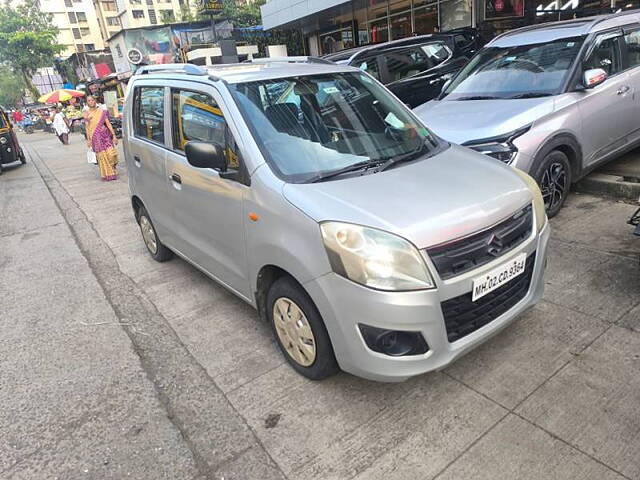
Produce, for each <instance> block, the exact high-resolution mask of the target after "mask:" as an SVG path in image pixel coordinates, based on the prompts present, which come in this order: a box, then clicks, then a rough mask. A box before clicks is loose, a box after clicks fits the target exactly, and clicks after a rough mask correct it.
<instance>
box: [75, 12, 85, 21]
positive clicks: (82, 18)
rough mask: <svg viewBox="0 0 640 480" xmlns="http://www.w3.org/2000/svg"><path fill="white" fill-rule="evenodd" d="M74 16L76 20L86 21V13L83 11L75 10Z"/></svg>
mask: <svg viewBox="0 0 640 480" xmlns="http://www.w3.org/2000/svg"><path fill="white" fill-rule="evenodd" d="M76 16H77V17H78V22H86V21H87V14H86V13H84V12H77V13H76Z"/></svg>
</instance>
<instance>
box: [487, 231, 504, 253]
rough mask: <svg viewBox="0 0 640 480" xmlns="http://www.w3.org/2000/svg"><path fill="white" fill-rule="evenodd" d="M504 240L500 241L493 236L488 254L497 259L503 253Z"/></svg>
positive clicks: (488, 244) (488, 247)
mask: <svg viewBox="0 0 640 480" xmlns="http://www.w3.org/2000/svg"><path fill="white" fill-rule="evenodd" d="M502 247H503V244H502V240H500V239H499V238H498V237H497V236H496V235H495V234H492V235H491V237H490V238H489V241H488V242H487V253H488V254H489V255H491V256H492V257H497V256H498V255H500V252H501V251H502Z"/></svg>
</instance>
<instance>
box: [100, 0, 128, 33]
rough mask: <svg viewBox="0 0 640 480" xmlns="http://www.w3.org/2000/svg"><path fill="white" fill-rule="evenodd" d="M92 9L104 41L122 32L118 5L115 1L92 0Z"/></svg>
mask: <svg viewBox="0 0 640 480" xmlns="http://www.w3.org/2000/svg"><path fill="white" fill-rule="evenodd" d="M93 7H94V9H95V12H96V16H97V18H98V24H99V25H100V32H101V33H102V38H103V39H104V40H105V41H106V40H107V38H109V37H112V36H113V35H115V34H116V33H118V32H119V31H120V30H122V24H121V22H120V16H119V15H118V5H117V4H116V1H115V0H93Z"/></svg>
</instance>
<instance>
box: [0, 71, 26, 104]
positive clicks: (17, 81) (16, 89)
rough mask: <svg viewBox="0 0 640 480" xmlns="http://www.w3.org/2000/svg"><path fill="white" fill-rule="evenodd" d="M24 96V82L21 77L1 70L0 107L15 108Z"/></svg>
mask: <svg viewBox="0 0 640 480" xmlns="http://www.w3.org/2000/svg"><path fill="white" fill-rule="evenodd" d="M23 95H24V82H23V80H22V78H21V77H20V75H16V74H15V73H13V72H11V71H7V70H0V105H2V106H4V107H7V108H9V107H11V108H13V107H15V106H16V104H17V103H18V102H19V101H21V100H22V96H23Z"/></svg>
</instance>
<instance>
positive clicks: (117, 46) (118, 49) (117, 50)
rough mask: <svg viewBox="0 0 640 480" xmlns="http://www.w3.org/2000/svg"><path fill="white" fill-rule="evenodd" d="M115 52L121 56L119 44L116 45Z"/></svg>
mask: <svg viewBox="0 0 640 480" xmlns="http://www.w3.org/2000/svg"><path fill="white" fill-rule="evenodd" d="M116 54H117V55H118V57H119V58H122V49H121V48H120V45H116Z"/></svg>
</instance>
